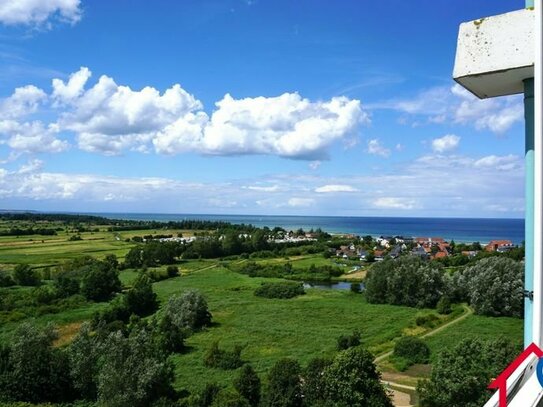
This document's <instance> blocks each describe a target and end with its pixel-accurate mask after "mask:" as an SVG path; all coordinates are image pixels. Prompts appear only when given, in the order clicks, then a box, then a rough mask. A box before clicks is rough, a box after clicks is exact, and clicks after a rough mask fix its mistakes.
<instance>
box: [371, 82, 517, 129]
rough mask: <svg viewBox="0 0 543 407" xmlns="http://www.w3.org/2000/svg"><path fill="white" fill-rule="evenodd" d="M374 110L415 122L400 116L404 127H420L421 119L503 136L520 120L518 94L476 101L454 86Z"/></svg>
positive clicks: (423, 92)
mask: <svg viewBox="0 0 543 407" xmlns="http://www.w3.org/2000/svg"><path fill="white" fill-rule="evenodd" d="M370 108H375V109H393V110H398V111H400V112H402V113H404V114H406V115H407V116H412V117H414V118H415V121H410V120H408V119H407V117H405V116H402V118H401V122H402V123H403V124H411V125H412V126H418V125H420V121H419V120H417V118H418V119H420V116H426V119H427V122H428V123H437V124H444V123H452V124H462V125H472V126H473V127H475V128H476V129H478V130H490V131H492V132H494V133H498V134H499V133H504V132H506V131H507V130H509V129H510V128H511V127H512V126H513V125H514V124H515V123H517V122H521V121H522V120H523V105H522V98H521V97H520V96H518V95H514V96H505V97H500V98H491V99H483V100H481V99H478V98H477V97H475V96H474V95H472V94H471V93H470V92H468V91H467V90H465V89H464V88H462V87H461V86H460V85H458V84H455V85H453V86H452V87H446V86H439V87H434V88H430V89H427V90H423V91H421V92H419V94H418V95H416V96H414V97H413V98H410V99H403V100H398V99H396V100H389V101H386V102H383V103H376V104H373V105H372V106H370Z"/></svg>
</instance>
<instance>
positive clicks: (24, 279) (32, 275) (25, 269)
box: [13, 264, 40, 286]
mask: <svg viewBox="0 0 543 407" xmlns="http://www.w3.org/2000/svg"><path fill="white" fill-rule="evenodd" d="M13 280H14V281H15V283H17V284H18V285H24V286H36V285H39V284H40V278H39V277H38V273H36V271H35V270H32V268H30V266H29V265H28V264H17V265H16V266H15V269H14V270H13Z"/></svg>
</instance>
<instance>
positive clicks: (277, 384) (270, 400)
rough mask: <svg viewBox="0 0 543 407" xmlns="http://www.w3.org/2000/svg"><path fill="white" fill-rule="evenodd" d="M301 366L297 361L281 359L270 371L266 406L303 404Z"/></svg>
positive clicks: (286, 406) (265, 398) (264, 402)
mask: <svg viewBox="0 0 543 407" xmlns="http://www.w3.org/2000/svg"><path fill="white" fill-rule="evenodd" d="M302 401H303V397H302V382H301V368H300V365H299V364H298V362H297V361H295V360H292V359H280V360H279V361H277V362H276V363H275V365H273V367H272V368H271V370H270V372H269V373H268V388H267V390H266V393H265V397H264V400H263V406H264V407H300V406H301V405H302Z"/></svg>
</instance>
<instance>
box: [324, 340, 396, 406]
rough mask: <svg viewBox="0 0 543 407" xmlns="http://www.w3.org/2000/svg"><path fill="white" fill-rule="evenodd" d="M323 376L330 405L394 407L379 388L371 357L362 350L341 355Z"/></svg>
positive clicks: (380, 387)
mask: <svg viewBox="0 0 543 407" xmlns="http://www.w3.org/2000/svg"><path fill="white" fill-rule="evenodd" d="M324 375H325V380H324V382H325V389H324V395H325V400H326V401H327V402H328V403H331V404H330V405H340V406H359V407H392V406H393V405H392V402H391V401H390V399H389V398H388V396H387V394H386V392H385V390H384V389H383V387H382V385H381V382H380V374H379V372H378V371H377V369H376V368H375V364H374V363H373V355H372V354H371V353H369V352H368V351H367V350H365V349H363V348H360V347H357V348H351V349H348V350H346V351H343V352H340V353H339V354H338V355H337V356H336V357H335V358H334V361H333V362H332V364H331V365H330V366H329V367H328V368H326V370H325V373H324Z"/></svg>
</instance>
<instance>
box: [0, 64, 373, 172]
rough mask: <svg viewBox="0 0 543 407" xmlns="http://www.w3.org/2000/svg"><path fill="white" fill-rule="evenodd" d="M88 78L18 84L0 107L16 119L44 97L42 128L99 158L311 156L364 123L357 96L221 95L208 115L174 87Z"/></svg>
mask: <svg viewBox="0 0 543 407" xmlns="http://www.w3.org/2000/svg"><path fill="white" fill-rule="evenodd" d="M91 75H92V73H91V72H90V70H89V69H88V68H85V67H82V68H80V69H79V71H77V72H75V73H73V74H71V75H70V76H69V78H68V79H67V80H61V79H53V82H52V88H53V90H52V92H51V95H50V97H48V96H47V95H46V94H45V93H44V92H43V91H41V90H39V89H38V88H36V87H32V86H29V87H25V88H18V89H17V90H16V91H15V92H14V94H13V95H12V96H11V97H9V98H6V99H5V100H4V102H3V104H2V105H0V112H2V111H4V110H7V111H9V112H12V113H11V115H12V116H13V117H11V116H10V118H14V119H15V118H19V116H20V115H21V114H22V113H24V112H35V111H36V110H37V109H38V107H39V104H40V103H45V101H47V103H48V104H47V105H46V108H47V110H46V109H44V112H45V111H46V112H47V115H46V116H47V117H50V116H51V114H52V113H53V114H54V113H56V115H57V117H56V118H54V120H52V121H51V122H50V123H48V124H44V125H43V127H54V128H55V129H56V131H57V132H66V133H67V134H70V133H71V134H74V135H75V138H76V140H77V144H78V146H79V148H80V149H82V150H85V151H89V152H96V153H101V154H105V155H114V154H120V153H122V152H124V151H128V150H131V151H141V152H150V151H152V150H153V149H154V151H155V152H157V153H160V154H171V155H173V154H178V153H183V152H196V153H199V154H208V155H241V154H267V155H276V156H280V157H286V158H293V159H304V160H313V161H316V160H320V159H325V158H327V156H328V154H329V149H330V147H331V146H332V145H333V144H334V143H336V142H340V141H341V142H348V141H349V140H354V139H355V136H356V132H357V129H358V127H359V126H360V125H361V124H364V123H369V117H368V114H367V113H366V112H364V111H363V110H362V108H361V105H360V101H358V100H351V99H348V98H345V97H334V98H332V99H330V100H327V101H310V100H308V99H305V98H302V97H301V96H300V95H298V94H297V93H285V94H283V95H280V96H277V97H263V96H260V97H255V98H244V99H234V98H233V97H232V96H230V95H229V94H227V95H225V96H224V98H223V99H222V100H220V101H218V102H217V103H216V110H215V111H214V112H213V113H212V114H211V116H209V115H208V114H207V113H206V112H205V111H204V110H203V105H202V103H201V102H200V101H199V100H198V99H197V98H196V97H195V96H193V95H191V94H190V93H188V92H187V91H186V90H184V89H183V88H182V87H181V86H180V85H179V84H175V85H173V86H172V87H170V88H168V89H166V90H165V91H164V92H162V93H161V92H160V91H159V90H157V89H155V88H153V87H150V86H146V87H144V88H143V89H141V90H133V89H131V88H130V87H128V86H122V85H118V84H117V83H116V82H115V81H114V80H113V79H112V78H110V77H108V76H106V75H102V76H101V77H100V78H99V79H98V81H97V82H96V83H94V84H93V85H91V86H87V84H88V81H89V78H90V77H91ZM25 126H26V127H28V126H27V123H24V124H19V128H24V127H25Z"/></svg>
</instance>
